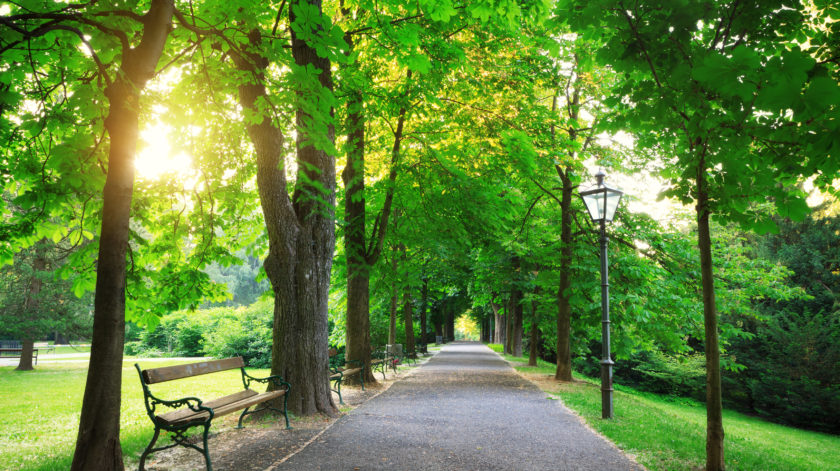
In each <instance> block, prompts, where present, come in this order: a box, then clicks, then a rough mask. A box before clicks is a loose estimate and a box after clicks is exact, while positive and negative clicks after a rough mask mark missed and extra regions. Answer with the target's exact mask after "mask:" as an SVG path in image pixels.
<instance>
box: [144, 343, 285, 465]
mask: <svg viewBox="0 0 840 471" xmlns="http://www.w3.org/2000/svg"><path fill="white" fill-rule="evenodd" d="M134 367H135V368H137V373H138V374H139V375H140V384H141V385H142V386H143V399H144V402H145V404H146V412H147V413H148V414H149V418H150V419H152V423H153V424H154V425H155V434H154V436H153V437H152V441H151V442H150V443H149V446H147V447H146V450H145V451H143V454H142V455H141V456H140V471H143V469H144V466H145V462H146V457H147V456H148V455H149V454H151V453H153V452H156V451H160V450H165V449H167V448H172V447H174V446H178V445H181V446H185V447H188V448H192V449H194V450H198V451H200V452H201V453H202V454H203V455H204V461H205V463H206V465H207V471H211V470H212V469H213V468H212V465H211V464H210V454H209V452H208V449H207V435H208V433H209V432H210V422H212V421H213V419H214V418H216V417H220V416H223V415H225V414H230V413H231V412H236V411H238V410H242V409H244V410H243V411H242V414H241V415H240V416H239V425H238V427H237V428H242V419H243V418H245V416H246V415H248V414H253V413H255V412H259V411H262V410H265V409H271V410H274V411H277V412H281V413H282V414H283V417H284V418H285V419H286V428H290V427H289V416H288V414H287V413H286V401H287V400H288V393H289V390H290V389H291V385H290V384H289V383H287V382H285V381H283V378H281V377H280V376H268V377H266V378H255V377H253V376H251V375H249V374H248V373H246V372H245V362H244V361H243V360H242V357H235V358H225V359H223V360H215V361H202V362H198V363H189V364H186V365H176V366H165V367H162V368H151V369H148V370H141V369H140V365H138V364H136V363H135V364H134ZM236 368H239V370H240V371H241V372H242V384H243V385H244V386H245V389H244V390H243V391H239V392H236V393H233V394H230V395H228V396H224V397H220V398H217V399H213V400H212V401H207V402H204V401H202V400H201V399H199V398H197V397H184V398H181V399H176V400H174V401H165V400H163V399H159V398H157V397H155V396H154V395H152V393H151V391H150V390H149V385H150V384H155V383H163V382H165V381H172V380H175V379H182V378H190V377H193V376H199V375H204V374H209V373H216V372H219V371H226V370H233V369H236ZM252 382H256V383H264V384H268V383H273V384H274V385H275V386H276V387H277V388H278V389H277V390H275V391H269V392H264V393H258V392H256V391H254V390H252V389H250V385H251V383H252ZM280 397H282V398H283V410H282V411H281V410H280V409H276V408H274V407H271V406H269V405H268V404H266V405H265V406H263V408H261V409H257V410H252V411H249V410H248V409H250V408H251V407H253V406H256V405H258V404H262V403H264V402H267V401H271V400H273V399H279V398H280ZM158 406H163V407H162V409H164V410H162V411H158V410H157V408H158ZM166 409H174V410H171V411H169V412H165V410H166ZM198 426H202V427H204V436H203V440H204V448H200V447H198V446H196V445H194V444H192V443H190V442H189V438H188V437H187V435H186V432H187V430H188V429H189V428H191V427H198ZM161 430H165V431H167V432H171V433H172V440H173V441H174V442H175V443H174V444H171V445H167V446H163V447H159V448H154V445H155V442H156V441H157V439H158V436H159V435H160V431H161Z"/></svg>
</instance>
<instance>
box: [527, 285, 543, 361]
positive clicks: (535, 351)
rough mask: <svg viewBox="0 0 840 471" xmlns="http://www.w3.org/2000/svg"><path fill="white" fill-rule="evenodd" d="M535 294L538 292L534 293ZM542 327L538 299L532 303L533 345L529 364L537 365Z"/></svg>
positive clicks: (529, 353)
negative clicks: (540, 325) (538, 312)
mask: <svg viewBox="0 0 840 471" xmlns="http://www.w3.org/2000/svg"><path fill="white" fill-rule="evenodd" d="M534 294H535V295H536V294H538V292H535V293H534ZM539 341H540V327H539V319H537V301H536V300H534V301H533V302H532V303H531V345H530V349H529V352H528V366H537V355H538V354H539V348H538V347H539Z"/></svg>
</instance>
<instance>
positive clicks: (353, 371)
mask: <svg viewBox="0 0 840 471" xmlns="http://www.w3.org/2000/svg"><path fill="white" fill-rule="evenodd" d="M341 359H343V356H342V357H339V356H338V350H336V349H334V348H331V349H330V382H331V383H332V388H331V389H332V390H333V391H335V392H336V393H338V403H339V404H344V399H342V398H341V382H342V381H344V378H346V377H348V376H353V375H359V380H360V381H361V382H362V391H364V390H365V365H364V364H362V362H360V361H358V360H347V361H342V360H341Z"/></svg>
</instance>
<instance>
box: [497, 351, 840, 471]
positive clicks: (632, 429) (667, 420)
mask: <svg viewBox="0 0 840 471" xmlns="http://www.w3.org/2000/svg"><path fill="white" fill-rule="evenodd" d="M490 348H492V349H493V350H494V351H496V352H500V351H501V345H490ZM503 357H504V358H505V359H506V360H509V361H512V362H515V363H521V362H523V361H524V362H527V358H521V357H513V356H510V355H503ZM516 369H517V370H519V371H522V372H523V373H534V374H554V365H552V364H550V363H547V362H543V361H541V362H540V364H539V366H537V367H527V366H517V367H516ZM575 377H576V379H577V380H578V381H576V382H574V383H557V384H556V386H553V387H552V388H550V389H549V390H548V391H546V392H548V393H549V394H550V395H551V396H552V397H558V398H559V399H560V400H561V401H562V402H563V404H565V405H566V406H568V407H569V408H570V409H572V410H574V411H575V412H576V413H577V414H578V415H580V416H581V417H583V419H584V420H585V421H586V422H587V423H588V424H589V425H590V426H592V427H593V428H594V429H596V430H598V431H599V432H600V433H602V434H603V435H605V436H606V437H608V438H609V439H610V440H612V441H613V442H614V443H615V444H616V445H618V446H619V447H620V448H621V449H622V450H624V451H626V452H627V453H628V454H631V455H635V456H636V459H637V460H638V461H639V462H640V463H641V464H643V465H644V466H645V467H647V468H648V469H649V470H651V471H656V470H663V471H665V470H668V471H671V470H690V471H694V470H697V469H702V468H703V467H704V466H705V462H706V458H705V456H706V454H705V453H706V409H705V406H704V405H703V404H702V403H698V402H696V401H693V400H689V399H684V398H671V397H665V396H659V395H656V394H650V393H644V392H639V391H635V390H633V389H631V388H626V387H622V386H620V385H616V391H615V393H614V396H613V405H614V409H615V418H613V419H611V420H604V419H601V391H600V389H599V388H600V383H599V382H598V381H596V380H594V379H592V378H585V377H582V376H578V375H575ZM723 427H724V432H725V435H726V437H725V442H724V453H725V457H726V466H727V467H726V469H727V470H729V471H736V470H756V471H773V470H779V471H789V470H790V471H792V470H813V471H825V470H829V469H840V437H838V436H834V435H827V434H822V433H817V432H810V431H806V430H800V429H796V428H792V427H786V426H784V425H779V424H774V423H771V422H767V421H764V420H761V419H758V418H755V417H750V416H748V415H744V414H740V413H737V412H733V411H727V410H725V411H724V414H723Z"/></svg>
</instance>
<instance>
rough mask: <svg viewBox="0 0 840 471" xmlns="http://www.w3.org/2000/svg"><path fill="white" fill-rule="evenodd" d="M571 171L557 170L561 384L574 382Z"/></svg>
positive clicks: (555, 373) (558, 330)
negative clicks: (572, 348)
mask: <svg viewBox="0 0 840 471" xmlns="http://www.w3.org/2000/svg"><path fill="white" fill-rule="evenodd" d="M570 170H571V169H569V168H568V167H567V168H566V171H565V172H564V171H561V170H560V169H559V168H558V169H557V173H558V174H559V175H560V181H561V182H562V183H563V190H562V195H561V197H560V284H559V286H558V287H557V345H556V347H557V369H556V370H555V372H554V379H556V380H558V381H571V380H572V353H571V345H572V341H571V335H572V307H571V302H570V298H571V295H572V293H571V278H570V276H569V272H570V271H571V269H572V196H573V195H572V190H573V185H572V181H571V180H570V179H569V172H570Z"/></svg>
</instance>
